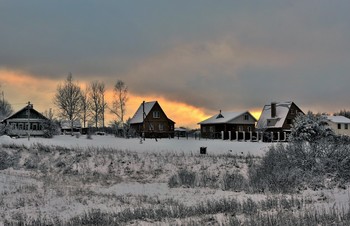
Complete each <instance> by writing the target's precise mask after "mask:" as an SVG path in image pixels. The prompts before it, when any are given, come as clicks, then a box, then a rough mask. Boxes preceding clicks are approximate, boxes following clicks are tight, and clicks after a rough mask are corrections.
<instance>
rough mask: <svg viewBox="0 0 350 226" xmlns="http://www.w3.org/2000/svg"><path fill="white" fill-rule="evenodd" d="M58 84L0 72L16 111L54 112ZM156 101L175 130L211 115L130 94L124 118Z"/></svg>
mask: <svg viewBox="0 0 350 226" xmlns="http://www.w3.org/2000/svg"><path fill="white" fill-rule="evenodd" d="M60 82H63V80H62V81H56V80H50V79H45V78H36V77H33V76H31V75H29V74H25V73H23V72H20V71H10V70H5V69H0V84H1V89H2V90H3V91H4V93H5V98H6V99H7V100H8V101H9V102H10V103H11V105H12V107H13V108H14V110H15V111H16V110H19V109H21V108H22V107H24V106H25V104H26V103H27V101H31V103H33V104H34V107H35V109H37V110H38V111H39V112H45V111H46V110H49V109H50V108H52V109H54V112H57V110H55V106H54V104H53V97H54V95H55V92H56V88H57V85H58V84H59V83H60ZM79 84H81V87H82V88H83V89H85V85H84V84H88V81H86V83H84V82H80V83H79ZM113 98H114V94H113V90H112V89H108V88H107V90H106V102H107V103H108V105H109V106H112V101H113ZM155 100H157V101H158V102H159V104H160V105H161V106H162V108H163V110H164V112H165V113H166V114H167V116H168V117H169V118H170V119H172V120H173V121H175V122H176V127H180V126H183V127H188V128H198V127H199V126H198V125H197V123H198V122H200V121H203V120H205V119H206V118H208V117H210V116H211V115H209V114H211V113H212V112H209V111H208V110H206V109H204V108H198V107H194V106H191V105H188V104H186V103H182V102H178V101H171V100H169V99H167V98H165V97H159V96H155V95H145V96H140V95H135V94H134V93H129V100H128V102H127V106H126V107H127V109H126V110H127V112H126V117H125V118H126V119H127V118H129V117H130V118H131V117H133V115H134V113H135V112H136V110H137V109H138V107H139V106H140V104H141V103H142V101H155ZM251 112H252V114H253V115H254V116H255V117H256V118H257V119H258V116H259V115H260V112H261V110H260V109H253V110H252V111H251ZM105 114H106V115H105V117H106V125H108V122H110V121H113V120H114V119H115V118H116V117H115V115H113V114H112V113H110V111H109V110H108V109H107V110H106V112H105Z"/></svg>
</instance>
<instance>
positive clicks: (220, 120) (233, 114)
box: [198, 111, 248, 124]
mask: <svg viewBox="0 0 350 226" xmlns="http://www.w3.org/2000/svg"><path fill="white" fill-rule="evenodd" d="M244 113H248V112H247V111H245V112H220V114H221V115H222V116H223V117H219V118H217V117H218V115H219V114H216V115H214V116H212V117H210V118H208V119H206V120H204V121H202V122H200V123H198V124H217V123H227V122H229V121H231V120H233V119H235V118H237V117H239V116H241V115H243V114H244Z"/></svg>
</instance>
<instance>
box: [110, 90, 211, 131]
mask: <svg viewBox="0 0 350 226" xmlns="http://www.w3.org/2000/svg"><path fill="white" fill-rule="evenodd" d="M106 97H107V98H108V102H109V103H112V99H111V98H113V93H112V92H110V93H108V94H107V95H106ZM143 101H146V102H148V101H158V103H159V104H160V106H161V107H162V109H163V110H164V112H165V114H166V115H167V116H168V118H170V119H171V120H173V121H175V123H176V127H180V126H183V127H188V128H197V127H198V125H197V123H198V122H200V121H202V120H204V119H206V118H207V117H209V116H208V115H207V114H206V113H205V111H204V109H200V108H196V107H193V106H190V105H187V104H185V103H181V102H175V101H169V100H167V99H165V98H163V97H156V96H145V97H141V96H137V95H133V94H129V101H128V102H127V106H126V107H127V109H126V110H127V112H126V118H129V117H130V118H132V117H133V115H134V114H135V112H136V111H137V109H138V108H139V106H140V104H141V103H142V102H143ZM107 116H108V118H109V119H110V120H112V119H113V118H115V115H113V114H111V113H109V112H108V113H107Z"/></svg>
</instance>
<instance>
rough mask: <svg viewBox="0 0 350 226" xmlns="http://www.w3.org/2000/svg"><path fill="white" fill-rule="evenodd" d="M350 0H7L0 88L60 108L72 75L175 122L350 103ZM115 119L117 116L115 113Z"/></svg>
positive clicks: (2, 7) (19, 100)
mask: <svg viewBox="0 0 350 226" xmlns="http://www.w3.org/2000/svg"><path fill="white" fill-rule="evenodd" d="M349 9H350V1H348V0H336V1H329V0H308V1H305V0H293V1H290V0H288V1H287V0H265V1H261V0H250V1H228V0H224V1H212V0H193V1H185V0H176V1H175V0H174V1H168V0H147V1H132V0H123V1H120V0H104V1H97V0H95V1H92V0H56V1H47V0H31V1H28V0H16V1H14V0H0V84H1V87H0V90H2V91H4V94H5V99H7V100H8V101H9V102H10V103H11V104H12V107H13V108H14V110H19V109H20V108H22V107H24V105H25V103H26V102H28V101H31V102H32V103H33V104H34V107H35V108H36V109H37V110H38V111H41V112H44V111H45V110H48V109H50V108H53V109H54V108H55V106H54V105H53V101H52V100H53V96H54V94H55V92H56V87H57V85H58V84H59V83H61V82H63V81H64V80H65V79H66V77H67V75H68V73H70V72H71V73H72V74H73V79H74V80H75V81H77V82H78V83H79V84H81V85H82V86H83V85H85V84H88V83H90V82H91V81H94V80H98V81H101V82H104V83H105V84H106V88H107V89H108V93H107V97H108V98H109V101H111V100H110V99H111V97H112V94H111V91H112V88H113V85H114V83H115V82H116V81H117V80H118V79H120V80H123V81H124V82H125V83H126V85H127V86H128V87H129V102H128V103H127V116H129V117H132V115H133V114H134V113H135V111H136V110H137V108H138V106H139V105H140V103H141V102H142V101H143V100H145V101H153V100H158V101H159V103H160V105H161V106H162V107H163V109H164V110H165V112H166V114H167V115H168V117H169V118H171V119H172V120H174V121H175V122H176V126H186V127H191V128H195V127H197V126H198V125H197V123H198V122H200V121H201V120H204V119H205V118H206V117H209V116H211V115H212V114H215V113H217V112H218V111H219V110H220V109H221V110H223V111H246V110H249V111H251V112H253V113H257V114H258V113H259V112H260V111H261V109H262V108H263V106H264V105H265V104H267V103H270V102H271V101H294V102H295V103H296V104H297V105H298V106H299V107H300V108H301V109H302V110H303V111H304V112H307V111H308V110H311V111H314V112H328V113H333V112H337V111H339V110H341V109H350V106H349V97H350V89H349V85H350V23H349V21H350V13H348V11H349ZM108 117H109V119H112V116H111V115H109V116H108Z"/></svg>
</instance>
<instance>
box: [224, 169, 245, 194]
mask: <svg viewBox="0 0 350 226" xmlns="http://www.w3.org/2000/svg"><path fill="white" fill-rule="evenodd" d="M246 188H247V180H246V179H245V178H244V177H243V176H242V175H241V174H238V173H225V174H224V175H223V177H222V189H223V190H233V191H237V192H239V191H244V190H245V189H246Z"/></svg>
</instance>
